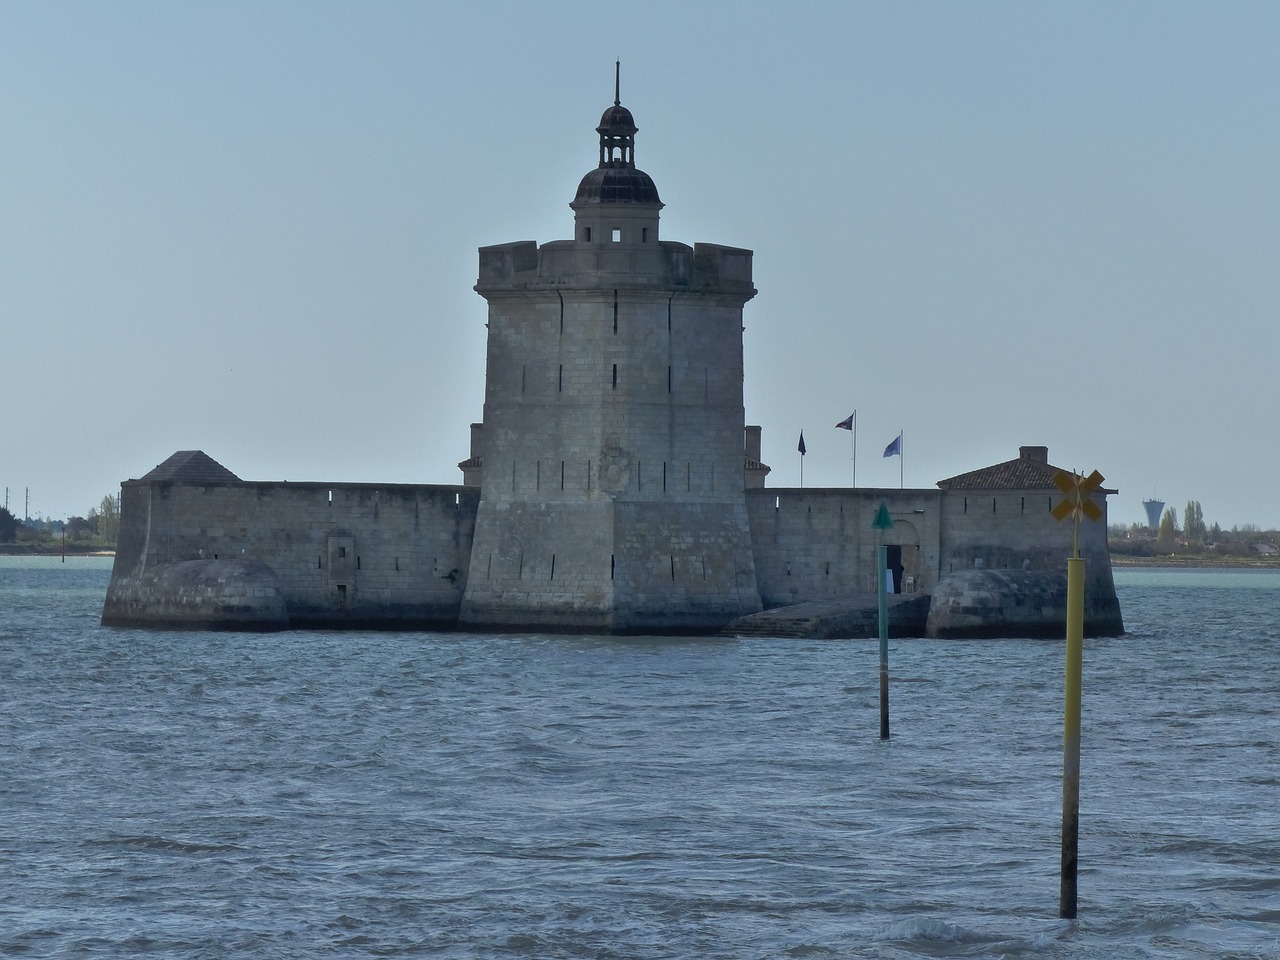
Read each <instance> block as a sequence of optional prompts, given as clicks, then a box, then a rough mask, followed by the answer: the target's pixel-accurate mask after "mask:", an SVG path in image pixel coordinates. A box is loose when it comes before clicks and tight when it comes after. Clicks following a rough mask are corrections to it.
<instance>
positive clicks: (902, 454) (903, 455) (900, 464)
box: [898, 430, 907, 490]
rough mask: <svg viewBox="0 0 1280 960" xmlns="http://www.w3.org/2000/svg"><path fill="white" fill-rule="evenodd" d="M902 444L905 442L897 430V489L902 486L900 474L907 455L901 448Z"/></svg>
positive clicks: (900, 432)
mask: <svg viewBox="0 0 1280 960" xmlns="http://www.w3.org/2000/svg"><path fill="white" fill-rule="evenodd" d="M904 446H905V444H904V443H903V442H902V431H901V430H899V431H898V489H899V490H901V489H902V488H903V480H902V475H903V472H904V469H905V468H904V467H903V464H904V463H905V462H906V459H907V455H906V453H905V452H904V451H903V449H902V448H903V447H904Z"/></svg>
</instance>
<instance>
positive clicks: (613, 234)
mask: <svg viewBox="0 0 1280 960" xmlns="http://www.w3.org/2000/svg"><path fill="white" fill-rule="evenodd" d="M609 239H610V240H612V241H613V242H614V243H621V242H622V231H621V230H619V229H618V228H617V227H614V228H613V229H612V230H610V231H609Z"/></svg>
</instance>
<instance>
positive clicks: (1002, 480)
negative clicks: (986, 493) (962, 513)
mask: <svg viewBox="0 0 1280 960" xmlns="http://www.w3.org/2000/svg"><path fill="white" fill-rule="evenodd" d="M1057 473H1058V468H1057V467H1053V466H1050V465H1049V464H1047V463H1042V462H1041V461H1039V460H1032V459H1030V458H1029V457H1018V458H1017V459H1016V460H1006V461H1005V462H1004V463H997V464H994V465H993V466H990V467H983V468H982V469H980V470H970V471H969V472H968V473H961V474H959V475H957V476H954V477H948V478H947V479H946V480H939V481H938V486H939V487H941V488H942V489H943V490H1007V489H1017V490H1037V489H1040V488H1044V489H1049V488H1052V489H1055V490H1056V489H1057V487H1055V486H1054V483H1053V478H1054V477H1055V476H1056V475H1057Z"/></svg>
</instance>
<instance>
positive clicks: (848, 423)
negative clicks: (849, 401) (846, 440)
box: [836, 410, 858, 430]
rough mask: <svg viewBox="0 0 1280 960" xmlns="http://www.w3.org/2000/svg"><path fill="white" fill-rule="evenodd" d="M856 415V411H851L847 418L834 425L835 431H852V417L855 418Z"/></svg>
mask: <svg viewBox="0 0 1280 960" xmlns="http://www.w3.org/2000/svg"><path fill="white" fill-rule="evenodd" d="M857 415H858V411H857V410H855V411H853V413H851V414H849V415H848V416H847V417H845V418H844V419H843V420H841V421H840V422H839V423H837V424H836V429H837V430H852V429H853V418H854V417H856V416H857Z"/></svg>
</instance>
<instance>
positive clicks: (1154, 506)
mask: <svg viewBox="0 0 1280 960" xmlns="http://www.w3.org/2000/svg"><path fill="white" fill-rule="evenodd" d="M1142 507H1143V509H1144V510H1146V511H1147V526H1148V527H1150V528H1151V529H1152V530H1158V529H1159V528H1160V518H1161V517H1162V516H1163V515H1164V501H1163V500H1143V501H1142Z"/></svg>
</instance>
